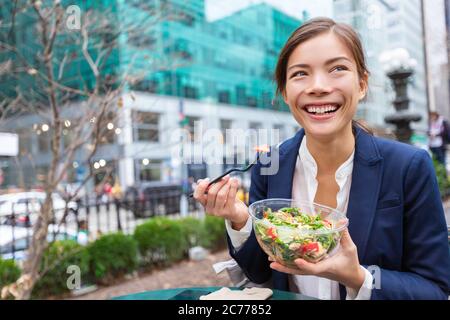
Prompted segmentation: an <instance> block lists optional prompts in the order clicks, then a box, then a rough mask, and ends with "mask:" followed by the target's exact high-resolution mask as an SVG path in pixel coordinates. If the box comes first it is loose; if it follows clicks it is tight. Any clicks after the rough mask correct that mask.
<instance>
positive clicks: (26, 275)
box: [15, 192, 53, 300]
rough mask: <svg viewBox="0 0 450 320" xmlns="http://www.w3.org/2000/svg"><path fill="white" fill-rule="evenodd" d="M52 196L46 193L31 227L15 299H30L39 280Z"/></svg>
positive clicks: (50, 213) (50, 214) (50, 215)
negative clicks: (30, 238) (30, 236)
mask: <svg viewBox="0 0 450 320" xmlns="http://www.w3.org/2000/svg"><path fill="white" fill-rule="evenodd" d="M52 208H53V203H52V196H51V192H50V193H49V192H47V193H46V199H45V201H44V204H43V205H42V207H41V212H40V214H39V216H38V218H37V221H36V224H35V226H34V227H33V239H32V241H31V243H30V247H29V248H28V257H27V259H26V261H25V264H24V268H23V272H22V276H21V277H20V278H19V280H17V282H16V290H17V291H16V297H15V298H16V299H17V300H27V299H30V297H31V292H32V291H33V287H34V285H35V284H36V281H37V280H38V279H39V268H40V265H41V258H42V255H43V253H44V250H45V249H46V247H47V233H48V225H49V224H50V219H51V217H52Z"/></svg>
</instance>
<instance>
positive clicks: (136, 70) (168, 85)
mask: <svg viewBox="0 0 450 320" xmlns="http://www.w3.org/2000/svg"><path fill="white" fill-rule="evenodd" d="M69 5H78V6H79V7H80V9H81V13H82V16H83V15H86V14H90V12H91V10H90V9H94V10H97V11H98V12H99V13H102V14H103V15H106V14H107V15H108V22H109V23H108V24H107V27H104V28H101V27H97V30H96V33H95V36H94V34H93V37H92V38H90V41H89V47H88V49H89V52H90V54H91V55H92V58H93V59H96V58H97V57H98V56H97V55H98V52H97V51H96V49H97V47H96V45H97V44H99V43H100V42H102V41H103V42H107V41H108V40H110V41H111V43H110V48H111V51H110V52H108V55H107V57H106V58H104V63H103V64H102V66H101V72H100V73H101V75H102V76H101V77H99V78H95V76H94V75H93V72H92V70H91V69H90V67H89V65H88V64H87V62H86V59H85V57H83V54H82V52H81V45H80V41H82V35H81V33H80V32H79V31H77V30H65V32H63V34H61V35H60V36H59V37H58V39H57V42H56V47H55V53H54V59H55V60H54V67H55V69H54V72H55V74H56V75H58V77H59V81H60V82H62V83H64V84H66V85H70V86H71V87H74V88H80V89H84V88H92V87H93V86H94V85H95V83H96V81H102V88H105V89H106V88H107V86H108V85H109V86H111V85H114V83H115V82H108V80H109V79H114V78H118V80H120V79H121V77H123V76H125V75H126V74H132V75H134V76H136V77H135V78H136V79H139V80H135V81H132V82H130V84H129V85H128V86H127V87H126V88H125V90H124V91H125V92H124V97H125V98H124V108H123V109H122V110H121V111H120V112H122V114H121V115H120V117H119V121H120V123H117V124H116V126H115V127H118V126H120V129H121V130H120V132H121V134H120V135H117V136H115V137H114V139H112V141H110V144H109V145H102V146H101V147H100V148H99V150H98V154H97V155H96V159H97V160H98V159H103V160H105V161H106V162H107V163H113V164H114V166H115V170H117V171H118V174H119V176H121V182H122V185H123V186H126V185H130V184H133V183H134V182H135V181H140V180H171V179H172V180H176V179H177V178H179V175H178V176H177V175H176V174H173V171H174V170H178V169H174V168H173V163H172V162H173V161H172V159H171V153H170V149H169V146H170V134H171V133H172V132H173V130H175V129H176V128H178V127H179V123H178V122H179V117H178V113H179V110H180V108H179V106H180V103H181V102H180V101H183V102H182V104H183V106H184V113H185V114H186V117H188V118H189V121H190V122H192V123H193V122H194V121H195V120H200V121H203V122H204V123H206V124H207V126H206V127H207V128H220V129H221V130H222V129H223V130H225V129H226V128H243V129H246V128H256V127H258V128H259V127H261V128H262V127H264V128H267V129H270V128H280V129H281V131H283V132H284V133H283V134H282V138H287V137H289V136H291V135H292V133H293V132H295V130H296V129H298V125H296V123H295V120H293V119H292V117H291V116H290V114H289V113H288V112H283V111H287V107H286V106H285V105H284V104H282V103H280V101H279V100H278V101H275V103H273V101H274V93H275V85H274V82H273V79H272V77H273V70H274V67H275V63H276V59H277V55H278V53H279V51H280V49H281V47H282V45H283V44H284V42H285V41H286V39H287V38H288V36H289V35H290V33H291V32H292V31H293V30H295V29H296V28H297V27H299V26H300V25H301V23H302V21H300V20H298V19H296V18H293V17H290V16H289V15H286V14H284V13H282V12H280V11H278V10H276V9H274V8H272V7H270V6H269V5H266V4H257V5H251V6H248V7H246V8H244V9H242V10H240V11H237V12H234V13H233V14H230V15H228V16H226V17H223V18H221V19H218V20H214V21H208V20H207V19H206V17H205V4H204V1H203V0H195V1H184V0H170V1H164V0H154V1H144V0H115V1H93V0H92V1H89V0H84V1H71V2H69V1H62V6H63V7H64V8H65V7H67V6H69ZM10 9H11V8H6V7H3V6H2V8H1V10H2V15H8V10H10ZM306 16H307V14H306V13H305V17H306ZM35 19H36V17H35V16H33V14H31V13H30V14H23V15H21V17H20V18H19V19H18V20H17V21H16V23H17V33H16V34H14V36H13V37H12V39H13V40H12V41H14V44H15V45H16V46H17V48H18V50H19V51H20V52H23V54H24V56H27V57H28V58H29V59H33V58H34V59H35V57H36V56H37V55H36V52H37V51H39V50H41V48H40V46H39V45H38V41H37V40H38V38H37V37H38V36H39V32H38V31H37V28H35V27H34V25H35V22H36V20H35ZM136 24H137V25H138V26H139V27H138V28H137V29H135V31H134V32H133V31H132V29H133V27H135V26H136ZM93 27H95V25H94V26H93ZM128 27H132V28H131V29H129V28H128ZM125 30H126V32H123V31H125ZM119 31H122V32H120V33H119ZM3 34H4V30H3V29H2V35H3ZM117 35H118V36H117ZM65 56H67V57H69V60H70V63H67V61H68V60H66V61H64V57H65ZM15 61H17V62H18V61H19V60H15ZM32 62H33V63H36V64H37V65H38V67H42V65H40V64H39V63H40V62H39V61H34V60H33V61H32ZM64 63H65V64H64ZM61 66H64V67H61ZM14 80H15V81H17V82H16V84H17V83H19V84H20V86H21V87H22V88H23V90H22V91H25V92H27V88H28V89H33V90H38V89H39V86H36V81H35V80H34V79H33V75H30V74H25V75H24V76H21V77H20V78H17V79H14ZM8 83H11V84H12V87H14V86H15V85H16V84H14V85H13V82H12V81H9V82H8ZM3 88H4V87H3ZM130 91H132V92H133V93H134V97H135V99H134V100H133V101H131V100H130V99H129V98H128V97H129V95H128V94H127V92H130ZM44 97H45V96H44ZM65 98H67V101H69V102H70V103H72V104H73V103H75V104H76V103H77V100H81V98H80V97H79V96H73V97H65ZM42 103H43V104H44V103H45V101H42ZM236 109H239V112H234V111H235V110H236ZM280 111H282V112H280ZM37 121H39V120H38V119H37V118H36V117H35V116H33V117H32V115H30V117H29V119H25V118H24V119H22V120H21V121H20V122H17V123H14V126H16V127H15V128H12V129H13V130H15V131H16V132H18V133H19V134H20V141H21V143H20V144H21V150H23V151H24V152H28V153H31V154H32V155H33V158H34V161H35V162H34V163H33V164H32V167H34V168H35V169H33V168H30V170H28V169H27V168H28V165H29V163H28V162H27V161H28V160H27V159H25V158H24V159H23V160H24V163H23V166H22V168H23V169H24V170H25V172H26V174H25V178H26V179H29V180H30V181H27V182H26V184H27V185H29V186H32V185H33V183H34V181H32V180H33V178H34V177H36V176H38V175H39V173H38V171H39V172H45V171H46V168H48V164H49V159H50V158H49V151H50V150H49V148H48V145H49V141H48V137H47V138H46V137H45V135H42V134H40V135H37V134H36V132H34V131H33V126H34V124H35V123H36V122H37ZM10 129H11V126H10ZM47 136H48V134H47ZM46 139H47V140H46ZM96 159H94V160H96ZM143 160H145V161H143ZM149 168H150V169H151V170H150V169H149ZM203 168H204V167H203ZM149 170H150V171H149ZM214 170H216V171H214ZM214 170H213V171H210V169H209V167H208V175H214V174H215V172H218V171H220V170H221V167H216V169H214ZM77 171H80V172H81V171H82V170H81V166H80V167H78V169H77ZM84 171H85V172H87V169H86V168H84ZM148 172H151V174H148ZM10 176H11V177H12V178H14V177H16V176H17V175H16V174H15V173H14V172H13V171H11V174H10ZM68 176H73V175H71V174H69V175H68ZM11 183H14V182H11Z"/></svg>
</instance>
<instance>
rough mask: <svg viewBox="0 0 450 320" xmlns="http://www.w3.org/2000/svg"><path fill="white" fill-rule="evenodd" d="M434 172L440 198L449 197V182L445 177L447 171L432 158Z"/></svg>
mask: <svg viewBox="0 0 450 320" xmlns="http://www.w3.org/2000/svg"><path fill="white" fill-rule="evenodd" d="M433 165H434V170H435V171H436V177H437V182H438V186H439V191H440V193H441V197H445V196H448V195H449V192H450V180H449V179H448V177H447V171H446V169H445V166H444V165H443V164H442V163H440V162H439V161H437V160H436V158H434V157H433Z"/></svg>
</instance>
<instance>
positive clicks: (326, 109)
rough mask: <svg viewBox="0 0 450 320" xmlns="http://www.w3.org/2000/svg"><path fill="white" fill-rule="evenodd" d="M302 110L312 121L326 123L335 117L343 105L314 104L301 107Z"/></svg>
mask: <svg viewBox="0 0 450 320" xmlns="http://www.w3.org/2000/svg"><path fill="white" fill-rule="evenodd" d="M300 108H301V110H302V111H303V112H305V113H306V114H307V115H308V117H309V118H310V119H311V120H316V121H326V120H330V119H333V118H334V117H335V115H336V114H337V112H338V111H339V109H340V108H341V104H340V103H333V102H314V103H308V104H305V105H303V106H300Z"/></svg>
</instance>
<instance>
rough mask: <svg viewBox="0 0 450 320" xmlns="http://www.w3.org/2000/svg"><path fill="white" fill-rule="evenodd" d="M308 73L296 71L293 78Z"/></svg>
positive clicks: (292, 75)
mask: <svg viewBox="0 0 450 320" xmlns="http://www.w3.org/2000/svg"><path fill="white" fill-rule="evenodd" d="M306 75H308V74H307V73H306V72H305V71H296V72H294V73H293V74H291V78H294V77H303V76H306Z"/></svg>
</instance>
